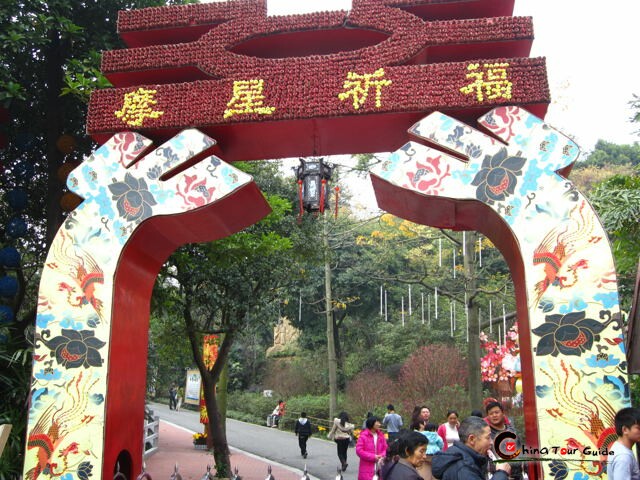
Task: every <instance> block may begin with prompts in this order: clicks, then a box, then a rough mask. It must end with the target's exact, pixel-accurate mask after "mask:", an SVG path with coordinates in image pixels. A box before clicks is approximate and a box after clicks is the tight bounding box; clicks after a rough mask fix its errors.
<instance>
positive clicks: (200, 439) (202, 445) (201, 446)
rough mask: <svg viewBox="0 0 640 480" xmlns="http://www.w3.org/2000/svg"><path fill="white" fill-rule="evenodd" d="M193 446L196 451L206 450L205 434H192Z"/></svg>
mask: <svg viewBox="0 0 640 480" xmlns="http://www.w3.org/2000/svg"><path fill="white" fill-rule="evenodd" d="M193 446H194V447H195V448H196V450H206V449H207V434H206V433H194V434H193Z"/></svg>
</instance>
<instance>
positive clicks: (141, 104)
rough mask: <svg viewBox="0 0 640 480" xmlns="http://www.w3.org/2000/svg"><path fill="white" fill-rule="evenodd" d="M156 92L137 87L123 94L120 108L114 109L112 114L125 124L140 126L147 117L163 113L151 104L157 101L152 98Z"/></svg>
mask: <svg viewBox="0 0 640 480" xmlns="http://www.w3.org/2000/svg"><path fill="white" fill-rule="evenodd" d="M156 93H157V91H156V90H146V89H144V88H139V89H137V90H136V91H135V92H129V93H127V94H125V96H124V103H123V104H122V109H121V110H117V111H115V112H114V115H115V116H116V117H118V118H120V119H122V121H123V122H124V123H126V124H127V125H131V126H132V127H141V126H142V124H143V123H144V121H145V120H146V119H147V118H158V117H160V116H161V115H163V114H164V112H161V111H159V110H154V109H153V105H156V104H157V103H158V102H157V101H156V100H154V98H153V97H154V95H155V94H156Z"/></svg>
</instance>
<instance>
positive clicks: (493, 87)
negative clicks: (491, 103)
mask: <svg viewBox="0 0 640 480" xmlns="http://www.w3.org/2000/svg"><path fill="white" fill-rule="evenodd" d="M508 67H509V64H508V63H485V64H484V65H483V68H484V70H479V69H480V64H479V63H472V64H470V65H469V66H468V67H467V70H469V73H467V78H469V79H474V81H473V83H470V84H469V85H467V86H466V87H462V88H461V89H460V91H461V92H462V93H464V94H466V95H469V94H473V93H475V95H476V98H477V99H478V101H479V102H483V101H484V99H485V97H486V98H487V100H494V99H496V98H505V99H507V100H510V99H511V87H512V86H513V84H512V83H511V82H510V81H509V79H508V72H507V68H508Z"/></svg>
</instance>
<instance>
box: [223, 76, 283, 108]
mask: <svg viewBox="0 0 640 480" xmlns="http://www.w3.org/2000/svg"><path fill="white" fill-rule="evenodd" d="M263 88H264V80H262V79H259V80H236V81H234V82H233V96H232V97H231V100H229V103H227V107H228V108H227V109H226V110H225V111H224V118H229V117H231V116H233V115H242V114H246V113H258V114H260V115H271V114H272V113H273V112H274V111H275V110H276V107H265V106H263V105H264V95H263V94H262V89H263Z"/></svg>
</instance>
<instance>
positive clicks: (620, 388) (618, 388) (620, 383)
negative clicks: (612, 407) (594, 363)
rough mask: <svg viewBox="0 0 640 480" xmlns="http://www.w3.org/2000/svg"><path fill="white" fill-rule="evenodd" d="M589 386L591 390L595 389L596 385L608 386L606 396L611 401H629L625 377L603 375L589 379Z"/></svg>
mask: <svg viewBox="0 0 640 480" xmlns="http://www.w3.org/2000/svg"><path fill="white" fill-rule="evenodd" d="M589 386H590V387H591V388H592V389H593V390H597V389H598V387H602V386H607V387H608V397H609V400H610V401H612V402H624V403H628V402H629V384H628V383H627V380H626V378H623V377H621V376H617V377H615V376H613V375H605V376H604V377H602V378H596V379H595V380H593V381H591V380H590V381H589Z"/></svg>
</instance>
